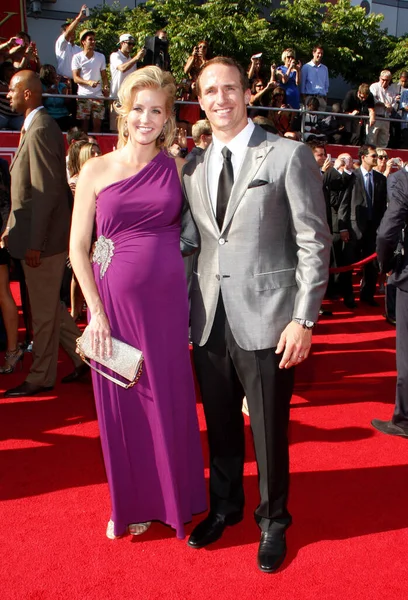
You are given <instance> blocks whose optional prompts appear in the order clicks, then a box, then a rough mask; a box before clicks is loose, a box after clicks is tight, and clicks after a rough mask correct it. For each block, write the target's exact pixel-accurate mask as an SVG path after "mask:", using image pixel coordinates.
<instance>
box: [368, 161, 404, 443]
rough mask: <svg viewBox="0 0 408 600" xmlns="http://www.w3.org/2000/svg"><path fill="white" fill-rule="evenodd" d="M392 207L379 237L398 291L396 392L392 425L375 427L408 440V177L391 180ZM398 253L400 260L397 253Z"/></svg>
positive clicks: (379, 247) (385, 264) (384, 423)
mask: <svg viewBox="0 0 408 600" xmlns="http://www.w3.org/2000/svg"><path fill="white" fill-rule="evenodd" d="M387 187H388V199H389V205H388V208H387V211H386V213H385V215H384V218H383V220H382V222H381V225H380V227H379V229H378V233H377V255H378V261H379V263H380V265H381V268H382V270H383V271H384V272H388V271H390V270H392V271H393V273H392V275H391V276H390V281H391V283H392V284H393V285H395V286H396V288H397V305H396V316H397V392H396V399H395V408H394V414H393V416H392V419H391V420H390V421H381V420H380V419H373V420H372V421H371V423H372V425H373V426H374V427H375V428H376V429H378V430H379V431H381V432H382V433H387V434H388V435H397V436H400V437H406V438H408V237H407V235H406V229H407V224H408V173H407V171H406V170H405V169H401V170H400V171H397V172H396V173H394V174H393V175H391V176H390V177H389V178H388V183H387ZM396 250H397V251H398V254H397V258H396V256H395V254H394V253H395V251H396Z"/></svg>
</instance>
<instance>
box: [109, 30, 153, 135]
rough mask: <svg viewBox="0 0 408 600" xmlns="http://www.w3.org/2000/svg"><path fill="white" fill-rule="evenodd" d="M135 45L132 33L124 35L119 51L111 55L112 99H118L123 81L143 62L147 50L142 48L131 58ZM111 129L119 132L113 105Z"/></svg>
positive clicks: (120, 39) (120, 40) (121, 37)
mask: <svg viewBox="0 0 408 600" xmlns="http://www.w3.org/2000/svg"><path fill="white" fill-rule="evenodd" d="M134 45H135V38H134V37H133V36H132V35H130V33H124V34H122V35H121V36H120V38H119V44H118V46H119V49H118V50H117V51H116V52H112V54H111V55H110V59H109V63H110V72H111V88H110V95H111V97H112V98H117V96H118V91H119V88H120V86H121V84H122V81H123V80H124V79H125V77H127V75H130V73H133V71H136V69H137V63H138V62H139V61H141V60H143V58H144V56H145V53H146V52H145V49H144V48H142V49H141V50H139V52H138V53H137V54H135V56H134V57H133V58H131V57H130V53H131V52H132V50H133V47H134ZM110 128H111V130H113V131H116V130H117V127H116V113H115V111H114V109H113V103H112V104H111V113H110Z"/></svg>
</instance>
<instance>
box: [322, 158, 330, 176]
mask: <svg viewBox="0 0 408 600" xmlns="http://www.w3.org/2000/svg"><path fill="white" fill-rule="evenodd" d="M332 166H333V165H332V161H331V159H330V158H329V157H327V158H326V160H325V161H324V163H323V166H322V171H323V173H326V171H328V170H329V169H331V168H332Z"/></svg>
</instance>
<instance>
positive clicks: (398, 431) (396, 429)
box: [371, 419, 408, 438]
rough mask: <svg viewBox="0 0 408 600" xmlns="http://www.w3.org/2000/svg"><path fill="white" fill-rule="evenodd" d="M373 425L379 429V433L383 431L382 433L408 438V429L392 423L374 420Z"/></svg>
mask: <svg viewBox="0 0 408 600" xmlns="http://www.w3.org/2000/svg"><path fill="white" fill-rule="evenodd" d="M371 425H372V426H373V427H375V428H376V429H378V431H381V433H386V434H387V435H397V436H399V437H405V438H408V428H407V429H404V428H403V427H400V426H399V425H396V424H395V423H393V422H392V421H380V419H373V420H372V421H371Z"/></svg>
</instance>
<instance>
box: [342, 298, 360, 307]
mask: <svg viewBox="0 0 408 600" xmlns="http://www.w3.org/2000/svg"><path fill="white" fill-rule="evenodd" d="M344 306H347V308H356V307H357V302H356V301H355V300H354V298H347V299H346V298H345V299H344Z"/></svg>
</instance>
